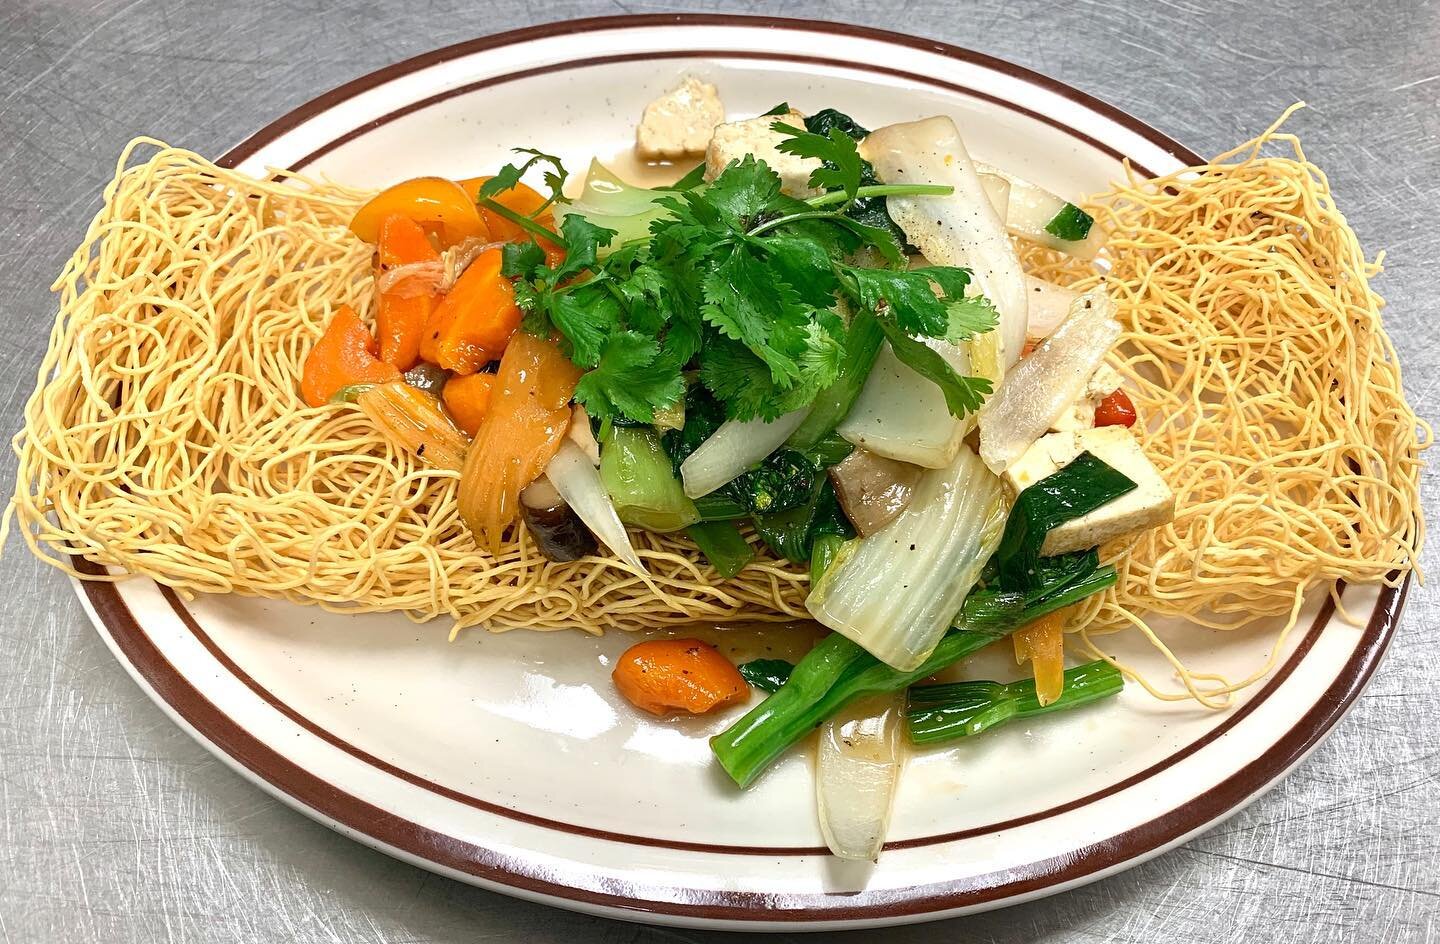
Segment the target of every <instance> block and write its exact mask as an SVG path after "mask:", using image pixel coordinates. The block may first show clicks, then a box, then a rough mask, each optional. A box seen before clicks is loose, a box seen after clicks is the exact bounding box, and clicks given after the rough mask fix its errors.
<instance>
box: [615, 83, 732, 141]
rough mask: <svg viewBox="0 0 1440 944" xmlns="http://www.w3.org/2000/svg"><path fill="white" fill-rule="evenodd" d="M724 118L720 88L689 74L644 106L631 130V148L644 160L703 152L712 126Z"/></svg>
mask: <svg viewBox="0 0 1440 944" xmlns="http://www.w3.org/2000/svg"><path fill="white" fill-rule="evenodd" d="M724 120H725V105H724V104H723V103H722V102H721V101H720V91H719V90H718V89H717V88H715V86H713V85H711V84H710V83H709V82H704V81H702V80H700V79H697V78H695V76H693V75H687V76H685V79H684V81H682V82H681V83H680V86H679V87H678V88H675V89H672V90H671V91H669V92H666V93H665V94H664V95H661V96H660V97H659V98H657V99H655V100H654V101H653V102H651V103H650V104H648V105H646V106H645V113H644V114H643V115H642V116H641V118H640V125H639V127H637V128H636V129H635V150H636V151H637V152H639V154H640V156H641V157H643V158H645V159H646V160H666V159H670V158H676V157H685V156H686V155H690V154H704V153H705V148H706V146H707V145H709V143H710V135H711V134H712V133H713V132H714V131H715V126H716V125H718V124H720V123H721V122H722V121H724Z"/></svg>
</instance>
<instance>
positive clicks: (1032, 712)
mask: <svg viewBox="0 0 1440 944" xmlns="http://www.w3.org/2000/svg"><path fill="white" fill-rule="evenodd" d="M1064 687H1065V693H1064V694H1063V695H1061V696H1060V697H1059V698H1057V699H1055V700H1054V701H1051V702H1048V703H1046V702H1042V701H1041V700H1040V699H1039V697H1038V696H1037V694H1036V691H1035V680H1034V679H1022V680H1021V681H1018V682H1011V683H1009V684H1002V683H1000V682H981V681H975V682H952V683H949V684H946V685H917V686H915V687H914V688H912V689H910V698H909V704H908V705H907V707H906V710H905V729H906V732H907V733H908V734H909V736H910V740H911V742H913V743H915V744H939V743H943V742H945V741H951V740H954V739H956V738H962V737H970V736H972V735H975V734H979V733H980V732H981V731H988V730H989V729H991V728H994V727H998V726H999V725H1002V724H1004V723H1005V722H1007V721H1013V720H1017V719H1026V718H1034V717H1036V716H1038V715H1043V714H1047V713H1049V712H1052V711H1066V710H1068V709H1071V708H1079V707H1080V706H1081V705H1088V704H1091V703H1092V702H1096V701H1099V700H1100V699H1102V698H1109V697H1110V696H1112V695H1117V694H1119V693H1120V691H1121V689H1123V688H1124V687H1125V677H1124V676H1123V675H1122V674H1121V673H1120V670H1119V669H1117V668H1115V666H1113V665H1111V664H1110V663H1109V662H1106V661H1105V660H1104V659H1097V660H1095V661H1094V662H1087V663H1085V664H1084V665H1077V666H1076V667H1075V668H1073V669H1066V670H1065V674H1064Z"/></svg>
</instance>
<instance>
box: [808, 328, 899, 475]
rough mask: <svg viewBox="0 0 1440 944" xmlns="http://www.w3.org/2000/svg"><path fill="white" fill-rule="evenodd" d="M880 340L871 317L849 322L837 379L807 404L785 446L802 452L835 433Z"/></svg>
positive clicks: (881, 336)
mask: <svg viewBox="0 0 1440 944" xmlns="http://www.w3.org/2000/svg"><path fill="white" fill-rule="evenodd" d="M884 341H885V332H884V330H883V329H881V327H880V322H879V320H878V319H876V317H875V315H874V314H872V313H870V312H868V311H862V312H860V313H859V314H857V315H856V316H855V317H854V318H853V319H851V321H850V330H849V331H848V332H847V333H846V335H845V362H844V363H843V364H842V365H841V366H840V376H839V377H837V378H835V382H834V383H832V384H831V385H830V386H828V387H826V388H825V389H824V390H821V391H820V394H819V395H818V396H817V397H816V398H815V400H814V402H813V403H811V404H810V412H809V414H808V415H806V417H805V421H804V422H803V423H801V424H800V426H799V427H798V428H797V429H796V430H795V432H793V433H791V434H790V438H789V439H788V440H787V441H786V445H788V446H789V447H790V448H791V449H798V450H799V451H800V452H805V451H807V450H810V449H813V448H815V447H816V446H817V445H819V443H820V442H821V440H823V439H825V437H826V436H828V435H830V434H831V433H832V432H834V431H835V427H836V426H839V425H840V421H841V420H843V419H845V415H846V414H847V413H849V412H850V408H851V407H852V406H854V405H855V399H856V398H857V397H859V396H860V388H862V387H864V386H865V378H866V377H869V376H870V368H871V367H872V366H874V364H875V357H876V355H877V354H879V353H880V345H881V344H883V343H884Z"/></svg>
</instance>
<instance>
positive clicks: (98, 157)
mask: <svg viewBox="0 0 1440 944" xmlns="http://www.w3.org/2000/svg"><path fill="white" fill-rule="evenodd" d="M338 6H340V4H337V3H335V2H333V0H263V2H250V3H228V2H225V0H192V2H189V3H181V2H177V0H129V2H115V0H94V2H83V0H6V2H5V3H4V4H3V5H0V213H3V219H0V287H3V296H0V313H3V314H0V318H3V330H0V365H3V375H4V376H6V377H9V378H11V381H10V382H9V383H6V384H4V385H3V387H0V390H3V395H4V398H3V401H0V409H3V417H0V427H3V428H4V429H6V430H13V429H15V428H16V427H17V426H18V423H19V420H18V417H19V415H20V409H21V405H22V398H23V397H24V395H25V394H26V393H27V392H28V390H29V388H30V385H31V383H32V380H33V376H34V373H33V371H34V364H35V363H36V362H37V360H38V358H39V357H40V353H41V350H42V347H43V345H44V342H45V337H46V334H47V331H48V326H49V321H50V318H51V302H50V300H49V297H48V295H47V292H46V286H47V284H48V282H49V280H50V278H51V277H52V276H53V274H54V273H55V272H56V271H57V270H58V269H59V266H60V264H61V261H62V259H63V258H64V257H65V256H66V255H67V254H68V252H69V251H70V249H71V247H72V246H73V245H74V244H75V243H76V242H77V241H78V240H79V238H80V236H81V233H82V230H83V227H84V224H85V222H86V220H87V219H88V217H89V215H90V214H91V213H92V212H93V210H94V208H95V206H96V198H97V194H98V192H99V189H100V187H101V185H102V183H103V182H104V181H105V180H106V179H108V177H109V176H110V173H111V169H112V164H113V161H114V159H115V155H116V153H117V152H118V150H119V148H120V146H121V145H122V144H123V143H124V142H125V141H126V140H127V139H128V138H130V137H131V136H132V135H135V134H139V133H142V132H144V133H150V134H153V135H157V136H159V137H161V138H164V139H166V140H169V141H171V142H174V143H177V144H183V145H186V146H188V147H191V148H194V149H196V150H198V151H201V152H204V153H209V154H216V153H219V152H221V151H223V150H224V149H225V148H226V147H227V146H228V145H230V144H232V143H234V142H235V141H236V140H238V139H239V138H241V137H242V136H244V135H245V134H246V133H248V132H249V131H251V130H253V129H255V128H257V127H259V126H260V125H262V124H264V123H265V122H267V121H269V120H270V119H272V118H274V117H275V116H277V115H279V114H281V113H282V112H284V111H286V110H287V109H289V108H291V107H293V106H295V105H297V104H299V103H301V102H302V101H304V100H306V99H308V98H310V97H312V96H313V95H315V94H316V93H318V92H320V91H322V90H324V89H327V88H330V87H332V86H334V85H336V84H339V83H340V82H343V81H345V80H347V79H350V78H352V77H354V76H356V75H359V74H361V73H364V72H367V71H370V70H371V69H373V68H376V67H378V66H381V65H384V64H386V63H389V62H392V61H394V60H397V59H400V58H403V57H406V56H409V55H412V54H415V53H418V52H422V51H424V50H426V49H429V48H432V47H435V46H439V45H442V44H446V43H451V42H455V41H458V40H462V39H467V38H470V37H473V36H476V35H480V34H483V33H489V32H495V31H498V30H502V29H508V28H512V27H517V26H522V25H527V24H530V23H535V22H542V21H548V20H556V19H564V18H568V17H575V16H585V15H593V14H605V13H617V12H622V11H632V12H643V11H648V10H652V9H675V8H677V7H678V8H685V7H690V6H692V5H691V4H676V5H667V6H665V7H655V8H652V7H649V6H648V5H646V4H644V3H637V2H633V0H632V2H631V3H630V4H628V5H627V4H625V3H622V2H620V0H614V2H613V3H605V2H603V0H529V2H526V0H490V2H486V3H475V2H473V0H427V2H424V3H413V2H411V3H402V2H394V3H389V2H385V0H369V2H364V3H353V4H347V5H346V6H347V7H348V9H345V10H340V9H336V7H338ZM1366 7H1367V12H1366V13H1365V14H1364V15H1360V14H1359V13H1358V10H1357V7H1356V5H1354V4H1352V3H1350V2H1348V0H1327V2H1323V3H1319V4H1311V3H1306V2H1302V0H1272V2H1267V3H1259V4H1257V3H1253V2H1248V0H1246V2H1240V3H1232V2H1222V0H1204V2H1202V0H1165V2H1163V4H1160V3H1157V4H1148V3H1142V2H1136V3H1133V4H1121V3H1114V2H1110V3H1097V2H1094V0H1079V2H1076V3H1069V4H1065V3H1061V4H1054V3H1048V2H1042V3H1034V2H1027V3H1006V2H1002V0H986V2H982V3H978V4H964V5H960V4H952V3H945V2H944V0H912V2H906V3H904V4H902V5H901V7H900V8H899V9H895V8H892V7H890V6H889V5H879V6H872V5H868V4H861V3H856V2H853V0H832V2H824V3H822V2H815V0H804V2H791V3H787V4H784V5H783V10H784V11H786V12H788V13H789V14H791V15H804V14H806V13H809V14H813V15H815V16H817V17H824V18H829V19H839V20H850V21H854V22H858V23H866V24H871V25H876V26H885V27H894V28H899V29H904V30H907V31H910V32H914V33H918V34H922V35H928V36H934V37H938V38H941V39H945V40H950V41H952V42H956V43H959V44H962V45H967V46H970V47H973V48H976V49H980V50H983V51H985V52H989V53H994V54H996V55H1000V56H1004V57H1007V58H1009V59H1012V60H1014V61H1016V62H1019V63H1021V64H1023V65H1026V66H1029V67H1031V68H1034V69H1039V70H1041V71H1043V72H1047V73H1050V74H1052V75H1055V76H1058V77H1061V78H1063V79H1065V80H1066V81H1069V82H1071V83H1073V84H1075V85H1077V86H1079V87H1080V88H1082V89H1085V90H1087V91H1089V92H1092V93H1094V94H1096V95H1098V96H1100V97H1101V98H1104V99H1106V100H1108V101H1111V102H1114V103H1115V104H1117V105H1119V106H1121V107H1123V108H1125V109H1127V110H1129V111H1130V112H1132V113H1134V114H1136V115H1138V116H1139V117H1141V118H1142V119H1145V120H1146V121H1149V122H1150V123H1152V124H1154V125H1156V126H1158V127H1160V128H1163V129H1165V130H1166V131H1169V132H1170V133H1171V134H1173V135H1175V136H1176V137H1178V138H1179V139H1180V140H1181V141H1184V142H1185V143H1187V144H1189V145H1191V146H1193V147H1195V148H1196V149H1197V150H1200V151H1202V152H1215V151H1218V150H1220V149H1222V148H1224V147H1226V146H1229V145H1231V144H1233V143H1235V142H1238V141H1240V140H1242V139H1244V138H1246V137H1248V136H1249V135H1250V134H1251V133H1252V132H1254V131H1257V130H1259V129H1261V128H1262V127H1263V126H1264V125H1265V124H1266V123H1268V122H1269V121H1270V120H1271V118H1273V117H1274V116H1275V115H1276V114H1277V113H1278V112H1279V111H1280V109H1281V108H1282V107H1283V106H1285V105H1286V104H1288V103H1290V102H1291V101H1293V100H1295V99H1298V98H1304V99H1307V100H1308V101H1309V102H1310V103H1311V105H1312V108H1311V109H1310V110H1309V111H1307V112H1303V113H1302V114H1301V115H1300V116H1299V117H1298V118H1297V119H1296V120H1295V123H1294V128H1295V130H1297V131H1299V132H1301V133H1302V134H1303V135H1304V136H1305V138H1306V140H1307V143H1308V146H1309V149H1310V152H1311V153H1312V155H1313V156H1314V157H1315V158H1316V159H1318V161H1319V163H1320V164H1321V165H1322V166H1324V167H1325V168H1326V169H1327V170H1328V171H1329V173H1330V175H1331V179H1332V181H1333V182H1334V186H1335V189H1336V192H1337V193H1338V194H1339V197H1340V202H1341V205H1342V208H1343V209H1344V210H1345V211H1346V212H1347V213H1348V214H1349V216H1350V218H1351V220H1352V221H1353V223H1354V224H1355V227H1356V229H1358V230H1359V232H1360V235H1361V237H1362V239H1363V241H1364V242H1365V244H1366V245H1367V246H1369V247H1372V248H1380V247H1386V248H1388V250H1389V256H1388V260H1387V261H1388V271H1387V273H1386V275H1385V277H1384V279H1383V281H1381V282H1380V286H1381V289H1382V291H1383V292H1384V293H1385V294H1386V295H1387V296H1388V297H1389V299H1390V301H1391V303H1392V307H1391V309H1390V310H1389V315H1388V317H1389V321H1390V326H1391V330H1392V332H1393V334H1394V336H1395V338H1396V342H1397V346H1398V347H1399V349H1400V353H1401V357H1402V360H1403V362H1404V364H1405V366H1406V377H1407V381H1408V382H1407V388H1408V390H1409V393H1410V396H1411V398H1412V400H1413V401H1414V402H1416V403H1417V404H1418V405H1419V407H1420V410H1421V412H1422V414H1425V415H1428V416H1431V417H1433V416H1434V415H1435V413H1436V411H1435V405H1436V400H1437V393H1436V379H1437V376H1440V355H1437V349H1436V348H1437V345H1436V340H1437V338H1440V330H1437V328H1436V321H1435V311H1436V308H1435V303H1434V297H1435V295H1434V286H1435V277H1434V273H1435V264H1436V262H1437V261H1440V239H1437V225H1436V220H1437V219H1440V197H1437V188H1436V179H1437V177H1440V107H1437V106H1440V74H1437V71H1440V66H1437V62H1440V57H1437V53H1440V7H1437V6H1435V5H1434V4H1431V3H1420V2H1407V0H1374V2H1371V3H1369V4H1367V5H1366ZM695 8H696V9H706V8H708V9H712V10H713V9H720V10H728V11H737V12H747V11H749V12H780V10H781V9H782V5H780V4H776V5H775V6H774V8H773V9H771V8H768V7H766V6H765V5H764V4H759V3H757V4H754V5H750V4H744V3H739V4H737V3H721V4H718V5H707V6H704V7H702V6H698V5H695ZM12 474H13V465H12V466H9V467H7V468H6V469H5V473H4V478H5V480H6V481H7V483H8V481H9V477H10V476H11V475H12ZM1426 484H1427V496H1430V497H1433V495H1434V493H1435V476H1434V475H1433V473H1432V474H1431V475H1430V476H1429V477H1427V483H1426ZM8 551H9V553H8V554H6V555H5V557H4V558H3V561H0V568H3V573H0V586H3V588H4V590H3V593H0V828H3V833H0V939H3V941H5V942H79V941H107V942H115V944H129V942H152V941H184V942H211V941H245V942H252V944H253V942H269V941H277V942H278V941H284V942H295V944H310V942H322V941H344V942H396V944H398V942H402V941H404V942H450V941H485V940H496V941H501V940H525V941H530V942H551V941H555V942H571V941H576V940H583V941H608V942H618V941H627V942H630V941H634V942H660V941H669V940H684V941H712V940H718V939H719V938H720V937H722V935H719V934H708V933H692V932H676V931H665V930H655V929H646V928H640V927H636V926H631V925H625V924H619V923H612V922H607V921H601V920H598V919H592V918H586V917H582V916H578V915H572V914H568V913H563V912H558V911H552V910H549V909H546V908H543V907H541V906H538V905H531V904H525V903H522V902H518V901H513V900H510V899H507V898H504V897H501V896H499V895H494V894H490V893H487V892H483V891H480V890H477V889H474V888H470V887H467V886H464V885H461V884H458V883H455V882H451V881H448V880H445V879H441V878H438V877H436V876H433V875H431V874H429V873H426V872H423V871H421V870H419V869H416V868H412V867H410V866H408V865H404V864H401V863H399V862H397V861H394V860H391V859H389V858H386V857H385V856H383V855H380V854H379V853H376V852H372V851H370V850H368V849H366V848H364V847H362V846H360V845H358V844H356V843H353V842H350V841H349V840H346V839H344V838H342V837H341V836H339V835H337V834H335V833H332V832H330V831H329V830H327V829H325V828H324V827H322V826H319V825H316V824H315V823H313V822H311V821H310V820H308V819H306V818H304V817H303V816H301V815H299V814H297V813H294V812H292V811H290V810H289V809H288V808H286V807H284V806H282V805H281V804H280V803H278V802H277V801H275V800H272V799H270V798H269V796H267V795H266V794H264V793H262V792H261V791H260V790H258V789H256V788H255V787H253V786H251V785H250V784H249V783H247V782H245V781H244V780H242V779H241V778H240V777H239V776H237V775H236V774H234V773H232V772H231V771H230V770H229V769H228V768H226V767H225V766H224V765H222V764H221V763H220V762H219V761H217V760H214V759H213V758H212V757H211V756H210V755H209V754H208V753H206V752H205V751H204V750H203V749H202V748H201V747H199V746H198V745H197V744H195V743H194V742H193V741H191V740H190V739H189V738H188V737H187V736H186V735H185V734H183V733H182V732H181V731H180V730H179V729H178V728H176V727H175V726H174V725H173V724H171V723H170V722H169V721H168V720H166V718H165V717H164V716H163V715H162V714H161V712H160V710H159V709H158V708H156V707H155V706H153V705H152V704H151V703H150V702H149V701H148V700H147V699H146V698H145V697H144V696H143V695H142V694H141V692H140V691H139V689H137V688H136V686H135V685H134V684H133V683H132V682H131V681H130V679H129V678H128V677H127V676H126V675H125V674H124V672H123V671H122V670H121V668H120V667H119V666H118V665H117V664H116V663H115V661H114V660H113V659H112V658H111V657H110V655H109V653H108V652H107V651H106V649H105V648H104V646H103V645H102V644H101V643H100V641H99V639H98V638H97V637H96V635H95V633H94V632H93V631H92V630H91V628H90V626H89V625H88V624H87V622H86V620H85V618H84V616H83V615H82V614H81V612H80V608H79V606H78V605H77V604H76V601H75V599H74V597H73V595H72V594H71V592H70V589H69V587H68V586H67V585H66V584H65V582H64V581H63V580H62V579H61V578H60V576H58V575H57V574H55V573H53V572H50V571H49V570H46V569H43V568H42V567H41V566H40V565H38V564H36V563H35V562H33V561H32V560H31V559H30V558H29V557H28V555H27V554H26V553H25V552H24V551H23V549H22V548H20V547H19V546H18V542H14V541H12V542H11V545H10V547H9V548H8ZM1427 557H1428V558H1430V559H1431V563H1432V567H1433V562H1434V554H1433V553H1432V554H1428V555H1427ZM1437 617H1440V605H1437V601H1436V600H1435V599H1433V598H1432V596H1431V595H1430V594H1428V593H1426V592H1424V591H1417V592H1416V593H1415V594H1413V595H1412V597H1411V600H1410V605H1409V609H1408V611H1407V613H1406V614H1405V618H1404V620H1403V621H1402V623H1401V625H1400V630H1399V634H1398V636H1397V638H1396V640H1395V644H1394V646H1393V647H1392V649H1391V652H1390V655H1389V658H1388V659H1387V661H1386V662H1385V664H1384V665H1383V667H1382V668H1381V670H1380V672H1379V673H1378V675H1377V676H1376V678H1375V680H1374V683H1373V684H1372V686H1371V687H1370V690H1369V691H1368V692H1367V693H1366V694H1365V696H1364V697H1363V698H1362V699H1361V700H1360V701H1359V703H1358V704H1357V705H1356V707H1355V709H1354V711H1353V712H1352V713H1351V714H1350V716H1349V717H1348V718H1347V719H1346V720H1345V721H1344V722H1343V724H1341V726H1340V727H1339V729H1338V730H1337V731H1336V732H1335V734H1334V736H1333V737H1331V738H1330V740H1329V741H1328V742H1327V743H1326V744H1325V745H1324V746H1323V747H1322V748H1321V749H1320V750H1319V751H1317V752H1316V753H1315V754H1314V755H1313V756H1312V757H1311V758H1310V759H1309V760H1308V761H1307V762H1306V763H1305V764H1304V765H1303V766H1301V767H1300V768H1299V769H1298V770H1297V771H1296V772H1295V773H1294V774H1293V775H1292V776H1291V777H1290V778H1289V779H1287V780H1286V781H1285V782H1284V783H1283V784H1281V785H1280V786H1279V787H1278V788H1277V789H1276V790H1274V791H1273V792H1272V793H1270V794H1269V795H1268V796H1266V797H1264V798H1263V799H1261V800H1260V801H1259V802H1257V803H1256V804H1255V805H1254V806H1253V807H1251V808H1250V809H1249V810H1246V811H1245V812H1243V813H1241V814H1240V815H1239V816H1237V817H1235V818H1234V819H1232V820H1231V821H1230V822H1228V823H1226V824H1224V825H1222V826H1220V827H1219V828H1217V829H1215V830H1214V831H1212V832H1211V833H1209V834H1207V835H1205V836H1202V837H1200V838H1198V839H1196V840H1194V841H1192V842H1191V843H1189V844H1188V845H1187V846H1185V847H1184V848H1182V849H1179V850H1177V851H1174V852H1171V853H1169V854H1168V855H1165V856H1163V857H1161V858H1159V859H1158V860H1155V861H1153V862H1151V863H1149V864H1147V865H1144V866H1142V867H1140V868H1137V869H1134V870H1132V871H1130V872H1127V873H1125V874H1123V875H1119V876H1116V877H1113V878H1110V879H1108V880H1106V881H1103V882H1100V883H1098V884H1095V885H1092V886H1089V887H1087V888H1084V889H1081V890H1078V891H1075V892H1072V893H1069V894H1067V895H1063V896H1060V897H1056V898H1052V899H1048V900H1044V901H1040V902H1037V903H1033V904H1029V905H1025V906H1021V907H1016V908H1012V909H1009V910H1006V911H1002V912H996V913H991V914H987V915H981V916H978V917H973V918H968V919H961V920H957V921H952V922H948V923H945V924H941V925H932V926H924V927H917V928H912V929H906V930H897V931H890V932H885V933H883V935H882V934H878V933H877V934H865V933H857V934H855V935H853V936H850V935H847V936H846V937H847V938H851V939H853V940H856V941H862V940H870V941H878V940H881V939H882V938H883V939H884V940H886V941H906V942H941V941H946V942H949V941H957V940H976V941H981V940H983V941H992V942H1027V944H1029V942H1036V941H1106V942H1129V941H1137V942H1138V941H1144V942H1154V941H1161V942H1164V941H1181V940H1195V941H1242V940H1246V941H1248V940H1268V941H1281V942H1289V944H1308V942H1322V941H1341V940H1362V939H1363V940H1368V941H1376V942H1379V941H1383V942H1391V941H1424V940H1437V939H1440V749H1437V743H1440V734H1437V730H1440V729H1437V728H1436V723H1435V719H1436V718H1437V717H1440V692H1437V688H1436V671H1435V666H1436V665H1437V664H1440V638H1437V635H1436V624H1437Z"/></svg>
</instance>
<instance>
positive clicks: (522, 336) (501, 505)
mask: <svg viewBox="0 0 1440 944" xmlns="http://www.w3.org/2000/svg"><path fill="white" fill-rule="evenodd" d="M579 380H580V368H578V367H576V366H575V365H574V364H572V363H571V362H570V359H569V358H568V357H566V356H565V355H564V354H562V353H560V349H559V348H558V347H556V346H555V344H554V342H552V341H547V340H545V339H543V338H537V337H535V336H534V335H532V334H527V333H525V332H524V331H520V332H517V333H516V334H515V336H514V337H513V338H511V339H510V345H509V347H507V348H506V349H505V356H504V357H502V358H501V359H500V370H499V371H498V372H497V373H496V374H495V380H494V386H493V389H492V392H491V395H490V404H489V409H488V410H487V412H486V414H485V419H484V420H482V421H481V423H480V428H479V429H478V430H476V432H475V441H474V442H473V443H471V444H470V450H469V451H468V452H467V453H466V454H465V468H464V469H463V470H462V471H461V473H460V491H459V504H460V516H461V517H462V518H464V519H465V523H466V524H467V525H469V526H470V530H471V531H472V532H474V534H475V540H476V541H477V542H480V541H484V542H485V543H486V544H488V546H489V547H490V549H491V550H492V551H493V552H494V553H496V554H499V553H500V544H501V541H502V540H503V539H504V536H505V529H506V528H507V527H509V526H510V524H511V523H512V522H514V520H515V515H516V512H517V511H518V510H519V503H520V492H521V490H522V489H524V488H525V486H527V485H529V484H530V483H531V482H533V481H535V480H536V479H537V478H539V477H540V473H542V472H544V471H545V467H546V466H547V465H549V464H550V460H551V459H553V458H555V453H556V451H557V450H558V449H559V448H560V442H561V440H563V439H564V438H565V433H566V431H567V430H568V429H569V428H570V395H571V394H572V393H574V391H575V384H576V383H577V382H578V381H579ZM454 382H455V379H454V378H451V380H450V381H449V383H454ZM447 386H448V384H447Z"/></svg>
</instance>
